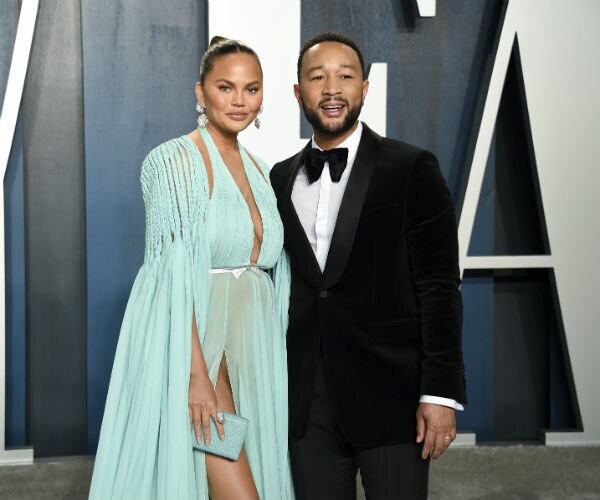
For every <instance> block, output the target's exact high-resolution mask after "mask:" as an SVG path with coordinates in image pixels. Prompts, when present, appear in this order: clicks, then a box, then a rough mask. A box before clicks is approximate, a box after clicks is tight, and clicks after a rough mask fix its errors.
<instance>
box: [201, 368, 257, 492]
mask: <svg viewBox="0 0 600 500" xmlns="http://www.w3.org/2000/svg"><path fill="white" fill-rule="evenodd" d="M215 392H216V395H217V402H218V405H219V408H220V409H221V410H223V411H226V412H229V413H235V405H234V403H233V397H232V394H231V386H230V383H229V376H228V373H227V362H226V360H225V356H223V359H222V360H221V365H220V367H219V375H218V377H217V384H216V387H215ZM211 439H219V436H211ZM206 474H207V476H208V488H209V491H210V498H211V500H234V499H235V500H246V499H248V500H254V499H256V500H258V492H257V491H256V486H255V484H254V479H253V478H252V471H251V470H250V463H249V462H248V457H247V455H246V452H245V450H244V449H242V452H241V453H240V457H239V458H238V459H237V460H235V461H233V460H229V459H227V458H223V457H219V456H217V455H212V454H210V453H207V454H206Z"/></svg>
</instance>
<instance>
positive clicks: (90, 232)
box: [0, 0, 591, 456]
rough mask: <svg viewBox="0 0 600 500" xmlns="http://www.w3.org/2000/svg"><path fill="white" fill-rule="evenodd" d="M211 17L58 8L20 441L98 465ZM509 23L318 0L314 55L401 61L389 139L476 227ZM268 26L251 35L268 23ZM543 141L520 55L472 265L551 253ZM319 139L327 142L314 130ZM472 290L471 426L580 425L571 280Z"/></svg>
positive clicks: (10, 294) (37, 171)
mask: <svg viewBox="0 0 600 500" xmlns="http://www.w3.org/2000/svg"><path fill="white" fill-rule="evenodd" d="M282 5H283V4H282ZM282 8H283V7H282ZM19 9H20V2H19V1H18V0H3V1H2V2H1V3H0V96H3V95H4V89H5V85H6V78H7V75H8V69H9V65H10V58H11V55H12V44H13V43H14V37H15V32H16V26H17V20H18V13H19ZM207 9H208V5H207V3H206V1H189V0H172V1H171V2H169V3H168V4H166V3H164V2H161V1H158V0H145V1H141V0H122V1H119V2H111V3H108V4H102V5H100V4H99V3H98V2H92V1H91V0H62V1H60V2H59V1H56V0H48V1H45V2H42V3H41V5H40V10H39V13H38V19H37V24H36V32H35V38H34V44H33V48H32V55H31V58H30V62H29V69H28V74H27V80H26V85H25V92H24V96H23V100H22V103H21V112H20V118H19V122H18V125H17V129H16V133H15V139H14V141H13V145H12V150H11V156H10V160H9V165H8V170H7V174H6V177H5V180H4V187H5V199H4V203H5V219H6V238H7V244H6V252H5V255H6V307H7V313H6V336H7V338H6V345H7V369H6V384H7V399H6V402H7V406H6V443H7V446H23V445H34V446H35V453H36V456H53V455H54V456H55V455H69V454H86V453H94V452H95V449H96V445H97V440H98V434H99V429H100V423H101V419H102V412H103V409H104V401H105V397H106V392H107V388H108V381H109V376H110V370H111V367H112V361H113V356H114V351H115V346H116V342H117V338H118V334H119V327H120V323H121V320H122V315H123V312H124V308H125V305H126V302H127V297H128V294H129V290H130V287H131V284H132V282H133V279H134V277H135V274H136V272H137V270H138V268H139V266H140V265H141V262H142V256H143V244H144V213H143V204H142V198H141V191H140V186H139V174H140V166H141V162H142V160H143V158H144V156H145V154H146V153H147V152H148V151H149V150H150V149H151V148H152V147H154V146H155V145H157V144H159V143H160V142H162V141H164V140H166V139H169V138H171V137H174V136H178V135H181V134H183V133H187V132H188V131H190V130H191V129H192V128H193V127H194V126H195V115H196V112H195V109H194V107H195V96H194V93H193V90H194V83H195V82H196V80H197V71H198V67H199V61H200V58H201V55H202V53H203V51H204V50H205V48H206V45H207V38H208V31H209V28H208V19H209V16H208V10H207ZM505 11H506V2H504V1H502V0H485V1H483V0H444V1H440V2H437V12H436V16H435V17H432V18H421V17H419V15H418V9H417V5H416V3H415V2H414V1H412V0H406V1H402V0H389V1H380V2H362V1H360V0H344V1H342V0H304V1H302V2H301V9H300V13H299V15H300V21H301V23H300V26H301V29H300V37H299V38H300V40H298V41H297V43H298V45H299V44H300V42H301V40H305V39H307V38H308V37H310V36H312V35H314V34H317V33H319V32H322V31H330V30H335V31H339V32H341V33H344V34H346V35H348V36H350V37H352V38H354V39H355V40H356V41H357V42H358V44H359V46H360V47H361V48H362V50H363V53H364V57H365V62H366V63H367V64H371V63H378V62H385V63H387V110H386V111H387V120H386V127H387V135H388V136H389V137H393V138H396V139H401V140H403V141H406V142H410V143H413V144H416V145H418V146H421V147H424V148H427V149H430V150H432V151H433V152H435V154H436V155H437V156H438V158H439V160H440V164H441V167H442V171H443V173H444V175H445V177H446V179H447V182H448V185H449V187H450V190H451V191H452V194H453V196H454V199H455V201H456V206H457V215H458V214H460V212H461V208H462V202H463V199H464V196H465V191H466V186H467V180H468V176H469V167H470V164H471V159H472V157H473V150H474V148H475V142H476V139H477V131H478V127H479V123H480V120H481V117H482V113H483V105H484V102H485V98H486V95H487V90H488V85H489V82H490V75H491V71H492V67H493V64H494V56H495V53H496V47H497V44H498V40H499V36H500V31H501V29H502V25H503V21H504V16H505ZM269 15H270V14H269V13H266V12H257V13H256V17H255V18H252V19H248V20H247V22H249V23H256V25H257V27H260V26H264V27H265V29H266V27H268V25H267V24H266V22H267V20H268V19H269ZM273 15H276V16H280V17H282V18H284V17H285V15H286V14H285V12H278V13H276V14H273ZM257 29H258V28H257ZM224 34H226V35H228V36H233V35H234V34H232V33H224ZM272 43H273V44H277V39H273V41H272ZM259 55H260V54H259ZM282 57H285V58H289V59H290V60H292V61H294V62H295V60H296V58H297V54H296V53H290V54H282ZM289 91H290V93H291V83H290V88H289ZM267 92H268V89H267ZM278 112H279V113H285V112H286V110H285V109H279V110H278ZM290 112H291V110H290ZM271 116H275V117H276V114H274V115H271ZM265 119H269V118H268V115H266V116H265ZM272 119H276V118H272ZM530 128H531V127H530V123H529V120H528V114H527V98H526V95H525V93H524V92H523V84H522V65H521V59H520V53H519V47H518V44H515V46H514V48H513V50H512V55H511V58H510V63H509V66H508V71H507V74H506V78H505V79H504V83H503V88H502V93H501V101H500V105H499V111H498V117H497V121H496V124H495V129H494V135H493V139H492V145H491V148H490V154H489V158H488V161H487V166H486V171H485V177H484V180H483V187H482V190H481V197H480V200H479V205H478V208H477V215H476V220H475V225H474V230H473V236H472V238H471V243H470V247H469V252H470V253H471V254H473V255H495V254H505V255H506V254H508V255H510V254H544V253H548V251H549V245H548V238H547V234H546V233H547V231H546V225H545V223H544V210H543V206H541V204H540V196H539V184H538V177H537V174H536V162H535V157H534V155H533V154H532V141H531V130H530ZM300 130H301V133H302V135H303V137H308V136H309V134H310V129H309V128H308V126H307V124H306V123H305V122H302V124H301V127H300ZM283 132H285V131H282V133H283ZM242 141H243V138H242ZM294 152H295V151H289V152H287V154H292V153H294ZM257 153H258V154H259V155H261V151H257ZM462 292H463V297H464V304H465V319H464V330H463V343H464V353H465V364H466V370H467V386H468V392H469V405H468V406H467V407H466V409H465V411H464V412H462V413H461V414H460V415H459V416H458V424H459V430H461V431H468V432H474V433H476V435H477V440H478V442H498V441H512V442H514V441H520V442H540V439H541V430H542V429H580V428H581V425H582V424H581V418H580V412H579V406H578V400H577V394H576V391H575V389H574V384H573V380H572V376H571V368H570V358H569V352H568V350H567V349H566V344H565V342H564V329H563V325H562V321H561V314H560V304H559V301H558V300H557V295H556V289H555V282H554V277H553V274H552V273H551V272H549V271H548V270H545V269H530V270H527V269H525V270H522V269H520V270H510V269H508V270H502V271H493V270H488V271H469V272H467V273H466V274H465V279H464V282H463V286H462ZM590 333H591V332H590Z"/></svg>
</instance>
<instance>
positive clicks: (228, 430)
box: [192, 412, 248, 460]
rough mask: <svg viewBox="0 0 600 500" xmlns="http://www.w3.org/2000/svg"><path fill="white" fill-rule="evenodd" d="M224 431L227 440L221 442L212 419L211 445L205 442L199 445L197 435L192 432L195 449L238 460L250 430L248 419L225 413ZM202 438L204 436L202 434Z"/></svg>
mask: <svg viewBox="0 0 600 500" xmlns="http://www.w3.org/2000/svg"><path fill="white" fill-rule="evenodd" d="M223 417H224V420H223V430H224V431H225V439H223V441H221V438H219V431H218V430H217V426H216V424H215V423H214V422H213V419H212V418H211V419H210V445H209V446H207V445H206V444H205V443H204V441H203V442H201V443H199V442H198V440H197V439H196V433H195V432H193V431H192V435H193V437H192V440H193V445H194V448H198V449H199V450H202V451H204V452H206V453H213V454H215V455H219V456H221V457H225V458H229V459H231V460H237V459H238V457H239V456H240V452H241V451H242V446H243V445H244V438H245V436H246V430H247V429H248V419H247V418H244V417H240V416H239V415H235V414H233V413H227V412H223ZM200 437H201V438H202V434H200Z"/></svg>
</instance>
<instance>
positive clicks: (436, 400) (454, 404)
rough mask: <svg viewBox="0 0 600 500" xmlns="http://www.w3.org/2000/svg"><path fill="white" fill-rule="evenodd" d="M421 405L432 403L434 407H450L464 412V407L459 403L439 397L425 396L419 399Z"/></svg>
mask: <svg viewBox="0 0 600 500" xmlns="http://www.w3.org/2000/svg"><path fill="white" fill-rule="evenodd" d="M419 403H431V404H434V405H442V406H448V407H450V408H454V409H455V410H458V411H463V410H464V407H463V405H461V404H460V403H459V402H458V401H455V400H454V399H449V398H440V397H439V396H427V395H423V396H421V399H419Z"/></svg>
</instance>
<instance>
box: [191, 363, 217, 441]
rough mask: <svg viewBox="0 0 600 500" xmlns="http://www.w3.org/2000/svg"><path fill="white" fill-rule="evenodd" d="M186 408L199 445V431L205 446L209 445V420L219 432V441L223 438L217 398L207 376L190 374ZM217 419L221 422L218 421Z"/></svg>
mask: <svg viewBox="0 0 600 500" xmlns="http://www.w3.org/2000/svg"><path fill="white" fill-rule="evenodd" d="M188 408H189V412H190V424H191V425H192V426H193V427H194V432H195V433H196V439H197V440H198V442H199V443H201V442H202V439H201V438H200V436H201V434H200V430H202V434H203V435H204V442H205V443H206V446H209V445H210V419H211V418H212V419H213V420H214V421H215V424H216V425H217V430H218V431H219V437H220V438H221V441H222V440H223V439H224V438H225V431H224V429H223V422H222V418H223V417H222V413H220V414H219V415H218V414H217V412H218V405H217V396H216V395H215V391H214V389H213V386H212V383H211V381H210V378H209V377H208V374H206V373H204V374H200V375H194V374H192V375H191V376H190V387H189V393H188ZM219 417H220V419H221V421H220V420H219Z"/></svg>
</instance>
